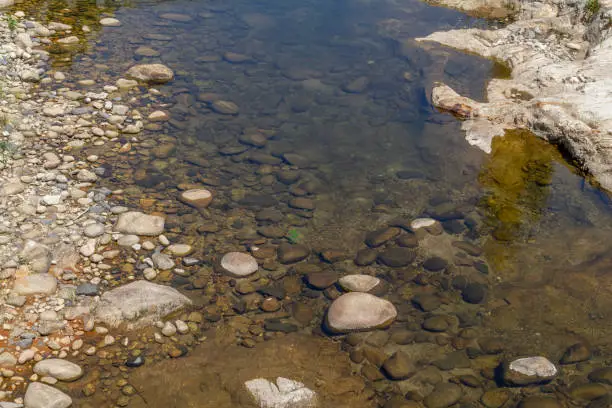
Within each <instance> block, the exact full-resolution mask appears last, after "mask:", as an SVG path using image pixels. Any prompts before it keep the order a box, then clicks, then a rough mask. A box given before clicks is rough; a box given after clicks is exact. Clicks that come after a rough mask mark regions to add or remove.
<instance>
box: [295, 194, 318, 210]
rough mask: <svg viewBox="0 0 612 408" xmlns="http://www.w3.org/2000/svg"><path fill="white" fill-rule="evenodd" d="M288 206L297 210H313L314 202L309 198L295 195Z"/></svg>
mask: <svg viewBox="0 0 612 408" xmlns="http://www.w3.org/2000/svg"><path fill="white" fill-rule="evenodd" d="M289 207H291V208H296V209H298V210H306V211H313V210H314V209H315V203H314V201H312V200H311V199H309V198H304V197H295V198H292V199H291V200H290V201H289Z"/></svg>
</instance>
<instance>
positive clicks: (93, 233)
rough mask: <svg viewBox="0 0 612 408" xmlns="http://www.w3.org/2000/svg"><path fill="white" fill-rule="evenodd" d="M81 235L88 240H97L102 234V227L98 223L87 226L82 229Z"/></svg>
mask: <svg viewBox="0 0 612 408" xmlns="http://www.w3.org/2000/svg"><path fill="white" fill-rule="evenodd" d="M83 234H85V236H86V237H88V238H97V237H99V236H100V235H102V234H104V225H103V224H98V223H94V224H89V225H87V226H86V227H85V228H84V229H83Z"/></svg>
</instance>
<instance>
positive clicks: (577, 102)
mask: <svg viewBox="0 0 612 408" xmlns="http://www.w3.org/2000/svg"><path fill="white" fill-rule="evenodd" d="M482 3H483V2H482V1H462V2H460V7H459V6H458V5H457V3H456V2H454V1H442V2H437V3H436V4H442V5H447V6H449V7H454V8H459V9H461V10H462V11H466V12H470V11H472V12H483V11H486V15H492V16H497V15H499V14H500V13H499V12H496V11H495V10H498V11H499V10H501V11H508V10H510V11H512V14H513V15H514V18H515V21H514V22H512V23H510V24H509V25H507V26H506V27H503V28H500V29H497V30H483V29H475V28H471V29H459V30H451V31H444V32H435V33H433V34H431V35H428V36H427V37H423V38H419V39H417V41H420V42H422V43H426V42H436V43H439V44H443V45H446V46H449V47H452V48H455V49H459V50H464V51H467V52H470V53H474V54H477V55H481V56H484V57H487V58H492V59H495V60H498V61H501V62H503V63H504V64H506V65H508V66H509V67H510V68H511V70H512V74H511V78H509V79H493V80H491V81H490V83H489V85H488V87H487V102H477V101H474V100H472V99H469V98H466V97H463V96H461V95H459V94H458V93H457V92H455V91H454V90H453V89H452V88H450V87H448V86H446V85H444V84H437V85H436V86H434V88H433V91H432V102H433V103H434V105H435V106H437V107H439V108H441V109H444V110H448V111H450V112H452V113H453V114H455V115H456V116H458V117H460V118H461V119H462V120H463V123H462V127H463V129H464V130H465V132H466V139H467V140H468V142H469V143H470V144H472V145H475V146H478V147H479V148H481V149H482V150H484V151H486V152H490V150H491V142H492V139H493V137H495V136H502V135H504V132H505V131H506V130H508V129H516V128H526V129H529V130H531V131H532V132H534V133H535V134H536V135H538V136H540V137H542V138H544V139H546V140H548V141H550V142H551V143H553V144H555V145H558V146H559V147H560V148H561V149H562V151H564V152H566V153H567V154H568V155H569V157H570V158H572V159H573V160H575V161H576V164H577V165H578V166H579V167H580V168H581V169H582V170H583V171H584V172H585V173H586V174H588V175H592V176H593V178H594V179H595V182H596V183H598V184H600V185H601V186H602V187H603V188H604V189H606V190H612V116H611V114H610V112H612V110H611V109H610V100H609V97H608V95H609V93H610V91H611V89H612V85H611V81H610V76H609V72H610V67H611V65H610V64H611V63H610V61H611V58H610V55H612V37H611V36H610V16H611V12H612V4H610V3H609V2H607V1H598V0H592V1H586V2H585V1H578V2H573V1H563V2H557V1H536V2H532V1H521V2H519V3H518V4H516V5H513V6H512V7H510V6H509V5H506V4H503V5H500V4H499V3H500V2H497V1H494V2H490V4H488V5H489V6H490V7H488V8H487V7H484V6H483V4H482ZM485 3H487V2H485Z"/></svg>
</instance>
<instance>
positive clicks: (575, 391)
mask: <svg viewBox="0 0 612 408" xmlns="http://www.w3.org/2000/svg"><path fill="white" fill-rule="evenodd" d="M607 393H608V390H607V388H606V387H604V386H603V385H601V384H597V383H594V384H581V385H575V386H573V387H571V388H570V390H569V396H570V397H571V398H572V399H573V400H578V401H593V400H595V399H598V398H601V397H603V396H604V395H606V394H607Z"/></svg>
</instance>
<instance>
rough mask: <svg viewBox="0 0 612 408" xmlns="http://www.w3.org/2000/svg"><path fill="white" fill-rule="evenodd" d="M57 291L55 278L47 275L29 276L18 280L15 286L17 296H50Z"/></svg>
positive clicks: (14, 290) (14, 291)
mask: <svg viewBox="0 0 612 408" xmlns="http://www.w3.org/2000/svg"><path fill="white" fill-rule="evenodd" d="M56 289H57V280H56V279H55V277H53V276H51V275H47V274H35V275H27V276H24V277H21V278H18V279H17V280H16V281H15V284H14V285H13V293H14V294H16V295H22V296H29V295H50V294H52V293H54V292H55V290H56Z"/></svg>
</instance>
